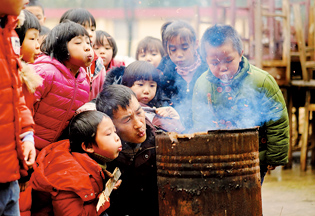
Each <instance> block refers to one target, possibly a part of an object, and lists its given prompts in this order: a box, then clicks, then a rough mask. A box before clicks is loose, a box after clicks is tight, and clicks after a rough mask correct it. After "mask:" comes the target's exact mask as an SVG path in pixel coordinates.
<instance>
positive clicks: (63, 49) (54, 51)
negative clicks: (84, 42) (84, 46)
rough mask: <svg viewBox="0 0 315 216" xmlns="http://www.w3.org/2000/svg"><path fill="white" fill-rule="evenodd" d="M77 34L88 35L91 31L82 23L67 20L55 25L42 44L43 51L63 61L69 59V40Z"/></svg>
mask: <svg viewBox="0 0 315 216" xmlns="http://www.w3.org/2000/svg"><path fill="white" fill-rule="evenodd" d="M76 36H87V37H89V33H88V32H87V31H86V30H85V28H84V27H83V26H81V25H80V24H77V23H74V22H72V21H69V20H68V21H65V22H64V23H60V24H58V25H57V26H55V27H54V28H53V29H52V30H51V31H50V32H49V34H48V35H47V37H46V38H45V40H44V41H43V43H42V44H41V46H40V49H41V51H42V52H43V53H44V54H46V55H48V56H50V57H51V58H55V59H57V60H58V61H59V62H61V63H63V62H64V61H66V60H69V58H70V55H69V50H68V46H67V44H68V42H69V41H71V39H72V38H74V37H76Z"/></svg>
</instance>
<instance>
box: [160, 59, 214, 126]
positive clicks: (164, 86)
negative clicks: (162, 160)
mask: <svg viewBox="0 0 315 216" xmlns="http://www.w3.org/2000/svg"><path fill="white" fill-rule="evenodd" d="M175 67H176V65H175V64H174V63H173V62H172V60H171V59H170V57H169V56H165V57H163V58H162V60H161V62H160V64H159V66H158V67H157V69H158V70H160V71H161V91H162V95H163V97H164V98H169V99H170V104H169V105H171V106H173V107H174V108H175V109H176V111H177V112H178V114H179V115H180V118H181V121H182V123H183V125H184V127H185V128H186V132H187V131H189V130H190V129H191V127H192V111H191V110H192V96H193V89H194V86H195V83H196V81H197V79H198V78H199V77H200V76H201V74H203V73H204V72H205V71H207V70H208V65H207V63H206V62H204V61H203V60H202V59H201V65H200V66H199V67H198V68H197V71H196V72H195V74H194V76H193V78H192V80H191V82H190V83H189V84H187V82H186V81H185V80H184V79H183V78H182V77H181V76H180V75H179V74H178V73H177V71H176V69H175Z"/></svg>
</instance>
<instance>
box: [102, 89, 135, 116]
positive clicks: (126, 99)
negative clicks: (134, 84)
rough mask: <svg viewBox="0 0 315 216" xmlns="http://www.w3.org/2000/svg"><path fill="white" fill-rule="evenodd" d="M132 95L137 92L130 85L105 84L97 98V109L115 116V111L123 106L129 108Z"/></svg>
mask: <svg viewBox="0 0 315 216" xmlns="http://www.w3.org/2000/svg"><path fill="white" fill-rule="evenodd" d="M132 97H135V98H137V97H136V94H135V93H134V92H133V91H132V90H131V89H130V88H128V87H126V86H123V85H109V86H104V89H103V90H102V91H101V92H100V93H99V94H98V96H97V98H96V109H97V110H98V111H101V112H103V113H105V114H106V115H108V116H109V117H110V118H113V115H114V112H115V111H117V110H118V109H119V107H121V108H122V109H127V107H128V106H129V104H130V100H131V98H132Z"/></svg>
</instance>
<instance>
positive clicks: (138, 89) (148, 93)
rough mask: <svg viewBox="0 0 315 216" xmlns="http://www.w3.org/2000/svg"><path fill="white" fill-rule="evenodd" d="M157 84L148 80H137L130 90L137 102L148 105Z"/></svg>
mask: <svg viewBox="0 0 315 216" xmlns="http://www.w3.org/2000/svg"><path fill="white" fill-rule="evenodd" d="M156 88H157V84H156V82H154V81H149V80H137V81H135V82H134V84H133V86H131V87H130V89H131V90H132V91H133V92H134V93H135V94H136V95H137V99H138V101H139V102H141V103H144V104H148V103H149V102H150V101H151V100H152V99H153V98H154V96H155V94H156Z"/></svg>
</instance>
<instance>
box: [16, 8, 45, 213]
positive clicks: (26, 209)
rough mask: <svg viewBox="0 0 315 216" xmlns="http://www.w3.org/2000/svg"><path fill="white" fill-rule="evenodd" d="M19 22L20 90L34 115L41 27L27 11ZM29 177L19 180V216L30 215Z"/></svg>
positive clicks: (21, 14) (17, 28)
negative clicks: (36, 69)
mask: <svg viewBox="0 0 315 216" xmlns="http://www.w3.org/2000/svg"><path fill="white" fill-rule="evenodd" d="M19 22H23V24H22V25H18V26H17V27H16V28H15V31H16V33H17V34H18V36H19V39H20V43H21V44H22V45H21V50H20V56H21V59H22V69H21V70H20V71H19V72H20V77H21V80H22V83H23V86H22V89H23V94H24V97H25V103H26V106H27V107H28V108H29V109H30V110H31V112H32V114H34V109H33V102H34V93H35V90H36V88H37V87H38V86H40V85H41V84H42V77H41V76H40V75H38V74H37V73H36V72H35V70H34V68H33V67H32V65H29V64H28V63H30V64H32V63H34V61H35V59H36V58H37V56H38V55H39V53H40V50H39V43H38V39H39V31H40V30H41V26H40V24H39V21H38V20H37V18H36V17H35V16H34V15H33V14H32V13H31V12H29V11H27V10H22V11H21V13H20V15H19ZM28 172H29V175H28V176H27V177H26V176H25V177H23V178H21V179H20V180H19V185H20V192H21V193H20V201H19V202H20V214H21V215H22V216H24V215H30V210H31V200H32V198H31V188H30V187H27V186H28V180H29V178H30V173H31V172H32V169H29V170H28Z"/></svg>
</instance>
